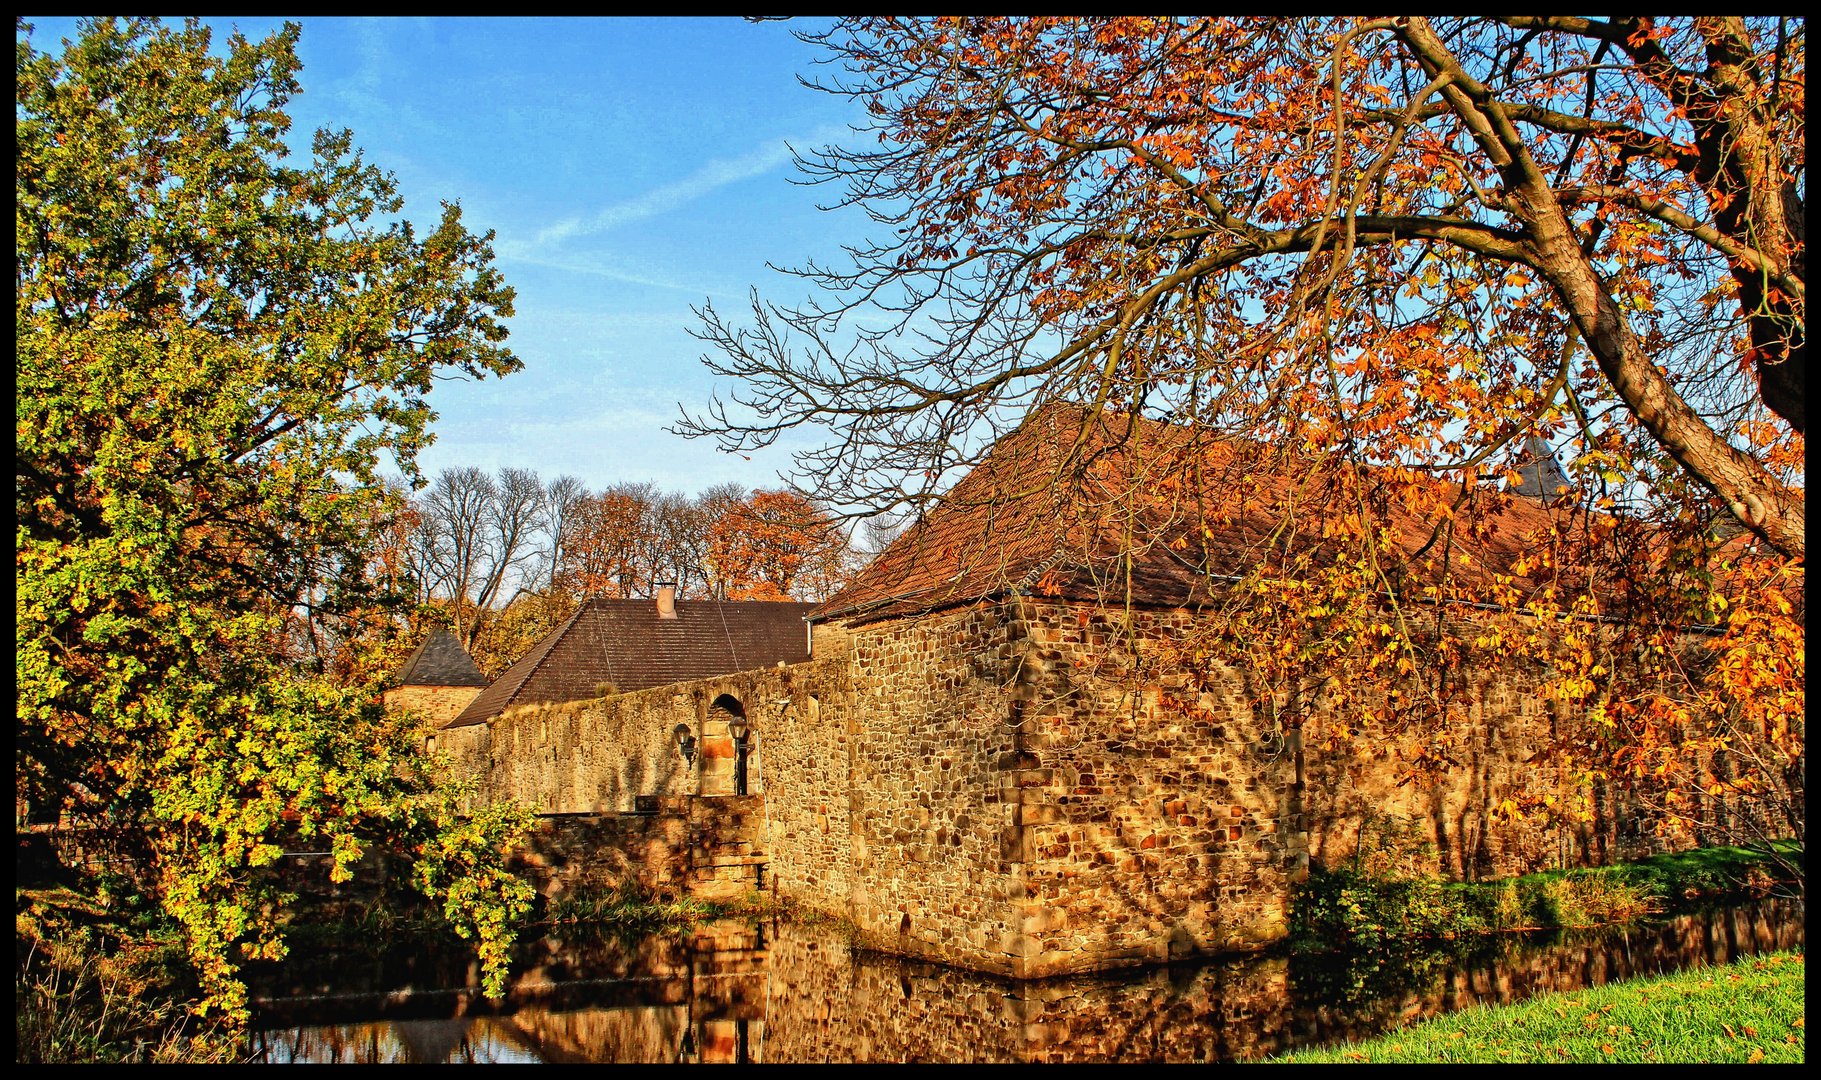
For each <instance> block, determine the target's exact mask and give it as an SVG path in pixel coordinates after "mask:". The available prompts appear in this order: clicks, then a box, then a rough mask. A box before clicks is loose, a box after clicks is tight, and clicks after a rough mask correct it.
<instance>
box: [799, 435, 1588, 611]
mask: <svg viewBox="0 0 1821 1080" xmlns="http://www.w3.org/2000/svg"><path fill="white" fill-rule="evenodd" d="M1085 417H1086V413H1085V412H1084V411H1083V410H1080V409H1078V408H1074V407H1071V406H1051V407H1048V408H1046V409H1043V410H1039V412H1038V413H1036V414H1035V415H1033V416H1032V417H1031V418H1030V419H1029V420H1027V421H1026V422H1025V423H1024V424H1023V425H1022V426H1020V427H1019V428H1018V429H1017V430H1016V431H1014V432H1013V433H1011V434H1010V435H1008V436H1006V437H1005V438H1004V439H1002V440H1000V442H999V443H998V445H996V446H995V447H993V448H992V450H991V451H990V452H989V453H988V455H987V456H986V458H985V459H984V460H982V461H981V462H980V464H979V465H977V466H975V467H974V469H973V470H972V471H970V472H969V473H968V474H967V475H966V476H965V477H963V478H962V479H961V481H960V482H959V483H957V484H956V485H955V487H954V488H953V489H952V490H950V491H949V493H948V494H947V495H945V496H944V497H943V498H942V500H941V501H940V502H939V503H938V504H937V505H936V506H935V508H934V509H933V510H931V511H930V512H929V513H928V514H927V515H926V516H925V517H924V518H923V519H922V520H921V521H920V522H918V523H917V524H916V525H915V526H913V527H912V528H910V529H907V530H906V531H905V532H904V534H903V535H901V536H900V537H899V538H898V539H897V541H895V542H894V543H893V544H891V545H890V546H889V547H888V548H887V549H886V550H885V551H884V552H883V553H881V554H880V555H879V556H878V558H876V559H874V560H873V562H872V564H871V565H869V566H868V567H867V568H866V569H865V570H863V571H861V573H860V574H859V575H858V576H856V577H855V579H854V580H853V581H852V582H850V583H849V584H848V585H847V587H846V588H844V589H842V590H841V592H839V593H837V594H836V595H835V596H833V597H831V598H829V600H828V601H827V602H825V603H824V604H822V605H821V606H820V607H819V608H818V609H817V610H816V612H815V614H814V616H813V617H814V618H815V619H817V620H822V619H830V618H840V619H845V620H848V621H853V622H866V621H870V620H872V619H877V618H884V617H888V616H892V615H902V614H910V613H913V612H917V611H928V610H934V609H937V608H941V607H946V606H952V605H955V604H962V603H969V602H972V601H974V600H979V599H983V598H986V597H990V596H997V595H1004V594H1007V593H1010V592H1013V591H1020V590H1022V591H1026V592H1029V593H1032V594H1035V595H1051V596H1057V597H1061V598H1066V599H1075V600H1088V601H1097V602H1109V601H1117V602H1119V603H1122V604H1123V603H1126V602H1128V601H1129V602H1130V603H1133V604H1135V605H1139V606H1153V607H1177V606H1193V605H1195V604H1198V603H1200V602H1202V601H1205V600H1206V599H1208V587H1209V583H1210V581H1213V582H1216V583H1218V582H1219V581H1221V580H1223V579H1226V580H1231V579H1232V578H1233V577H1235V576H1238V575H1243V574H1245V573H1248V572H1250V571H1251V570H1253V569H1255V568H1257V567H1259V566H1260V565H1271V564H1284V563H1285V560H1286V553H1287V552H1293V553H1294V554H1297V555H1300V556H1302V557H1306V558H1308V559H1310V560H1312V561H1313V562H1314V563H1317V564H1319V563H1321V562H1323V561H1331V560H1332V559H1334V558H1336V557H1338V556H1339V554H1340V547H1339V545H1338V544H1337V543H1335V542H1333V541H1332V540H1324V539H1323V538H1322V537H1321V535H1320V533H1321V523H1322V521H1323V519H1325V518H1331V517H1332V516H1334V515H1336V514H1339V513H1342V512H1344V511H1346V510H1347V509H1349V506H1348V505H1345V504H1333V505H1331V504H1330V503H1329V501H1328V500H1330V499H1331V498H1334V497H1335V494H1336V493H1343V494H1344V495H1345V500H1346V502H1347V503H1351V504H1352V505H1353V506H1355V507H1356V506H1357V502H1356V499H1357V498H1360V497H1364V498H1367V499H1378V500H1379V501H1380V502H1381V504H1382V505H1383V509H1384V512H1385V513H1386V515H1387V523H1388V524H1389V525H1390V527H1391V530H1392V533H1393V536H1394V540H1395V543H1396V544H1397V545H1398V546H1400V547H1401V548H1402V549H1403V554H1404V555H1405V556H1406V559H1407V562H1406V565H1407V566H1408V567H1409V568H1410V569H1411V570H1412V571H1413V572H1414V573H1416V574H1417V575H1418V577H1419V579H1420V578H1421V577H1422V576H1423V575H1424V574H1425V573H1427V574H1428V575H1429V576H1430V577H1432V578H1439V576H1440V575H1441V573H1442V572H1443V568H1442V563H1441V557H1442V556H1443V555H1444V554H1445V555H1446V557H1447V559H1448V560H1449V561H1448V564H1447V566H1446V572H1447V574H1448V575H1449V580H1451V581H1454V582H1459V583H1466V582H1477V581H1484V580H1485V579H1486V578H1487V577H1488V576H1489V575H1490V574H1491V573H1492V572H1494V571H1509V570H1510V569H1511V564H1512V562H1513V560H1515V559H1516V558H1517V556H1518V555H1520V554H1521V553H1522V552H1523V551H1524V549H1525V548H1527V547H1528V546H1530V545H1529V538H1530V537H1532V536H1534V535H1535V534H1536V532H1537V530H1541V529H1547V528H1549V527H1550V526H1551V525H1552V524H1554V523H1555V522H1557V521H1558V520H1560V519H1561V517H1562V514H1560V513H1559V512H1557V511H1555V510H1551V509H1549V508H1548V507H1546V506H1544V505H1543V504H1542V503H1541V502H1539V501H1536V500H1533V499H1525V498H1514V497H1512V496H1510V495H1506V494H1503V493H1500V492H1498V491H1495V490H1492V489H1491V488H1490V487H1486V486H1482V487H1480V488H1478V489H1476V490H1474V491H1473V492H1472V493H1471V499H1472V503H1473V509H1474V510H1475V511H1476V513H1475V514H1474V515H1473V516H1474V519H1475V520H1476V521H1477V522H1479V523H1481V524H1482V525H1483V527H1484V531H1483V533H1482V534H1481V535H1479V536H1470V535H1467V532H1468V530H1466V529H1462V528H1457V529H1454V530H1451V531H1450V533H1449V535H1447V537H1446V542H1443V543H1432V542H1431V540H1432V538H1434V537H1436V535H1437V525H1438V523H1440V522H1441V521H1443V515H1442V514H1441V512H1439V511H1434V510H1429V511H1425V512H1423V513H1421V514H1418V513H1412V512H1410V511H1409V510H1408V509H1406V508H1405V507H1404V505H1403V504H1402V503H1401V502H1400V501H1399V500H1398V499H1396V498H1389V497H1388V496H1387V495H1386V493H1385V492H1386V490H1387V489H1385V488H1384V487H1383V485H1382V484H1380V483H1378V482H1377V481H1378V480H1382V479H1383V476H1382V475H1376V474H1375V473H1374V472H1373V471H1371V470H1362V469H1359V468H1357V467H1354V466H1352V465H1349V464H1347V463H1346V462H1344V461H1343V460H1342V459H1340V458H1339V457H1337V456H1332V455H1330V456H1327V457H1319V456H1317V455H1312V454H1311V455H1303V454H1298V453H1292V452H1285V451H1283V450H1280V449H1278V448H1275V447H1269V446H1264V445H1257V444H1247V443H1243V442H1238V441H1232V440H1222V439H1214V438H1211V437H1209V436H1208V435H1206V434H1205V433H1198V432H1197V431H1196V430H1194V429H1191V428H1188V427H1185V426H1180V425H1173V424H1165V423H1161V422H1158V421H1150V420H1139V421H1137V422H1135V423H1134V422H1132V421H1130V420H1129V419H1128V418H1126V417H1110V416H1109V417H1102V418H1100V419H1099V420H1097V421H1095V422H1094V423H1092V424H1086V425H1084V420H1085ZM1059 471H1060V473H1061V475H1063V476H1064V477H1065V478H1067V479H1065V481H1064V482H1062V483H1057V482H1056V480H1055V478H1056V477H1057V476H1058V474H1059ZM1380 473H1381V474H1382V473H1383V470H1381V471H1380ZM1386 475H1388V474H1386ZM1403 479H1404V480H1405V481H1406V482H1407V485H1408V486H1406V487H1405V488H1404V489H1403V490H1405V491H1406V492H1410V491H1425V490H1426V491H1427V493H1428V494H1429V495H1430V496H1431V497H1432V499H1433V500H1435V501H1438V502H1439V503H1440V504H1442V505H1443V506H1446V505H1448V504H1450V503H1452V502H1453V501H1454V500H1455V498H1456V497H1458V496H1459V494H1460V487H1459V484H1458V482H1456V483H1450V482H1447V481H1443V480H1440V479H1427V478H1409V477H1405V478H1403ZM1194 491H1200V492H1203V493H1205V494H1204V495H1203V496H1202V497H1201V498H1196V497H1194V495H1193V494H1192V493H1193V492H1194ZM1466 516H1467V515H1465V514H1463V515H1462V517H1463V518H1465V517H1466ZM1287 525H1288V526H1293V531H1294V533H1295V536H1294V542H1293V543H1292V542H1290V537H1289V536H1288V533H1289V532H1291V531H1292V530H1291V529H1286V526H1287ZM1128 565H1129V567H1130V570H1131V573H1130V576H1129V580H1128V579H1127V575H1126V574H1125V573H1124V570H1125V568H1126V567H1127V566H1128Z"/></svg>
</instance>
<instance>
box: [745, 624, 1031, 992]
mask: <svg viewBox="0 0 1821 1080" xmlns="http://www.w3.org/2000/svg"><path fill="white" fill-rule="evenodd" d="M1010 633H1011V631H1010V628H1009V627H1008V625H1007V624H1006V621H1005V619H1004V617H1003V612H1002V610H1001V608H1000V607H999V606H998V605H987V604H983V605H978V606H975V607H971V608H965V609H960V610H957V611H950V612H944V613H942V614H939V615H935V616H931V617H927V618H922V619H905V620H894V621H891V622H885V623H878V624H875V625H872V626H867V627H862V628H859V629H857V630H855V631H854V632H853V634H852V637H851V641H850V645H849V649H848V654H847V664H848V668H849V672H850V674H849V679H850V681H851V683H852V686H853V691H852V696H851V699H850V701H851V704H850V707H849V711H848V714H847V715H846V716H844V717H831V718H830V719H829V721H828V723H829V724H837V723H840V724H845V725H846V726H847V729H848V731H849V732H850V738H851V739H852V740H853V741H852V744H851V746H852V753H853V762H854V765H853V771H852V777H851V781H850V782H851V790H850V792H849V796H848V797H849V809H848V815H849V820H850V824H851V836H852V851H853V854H852V858H853V870H852V875H853V885H852V890H851V894H850V899H849V903H848V906H847V910H846V911H845V912H844V914H845V915H846V916H847V918H848V919H850V920H851V921H852V922H853V924H854V925H855V926H856V927H857V928H858V931H859V940H860V942H861V943H862V944H863V945H866V946H869V947H872V948H878V949H882V950H885V951H888V952H894V953H899V954H903V955H910V956H926V957H929V958H932V959H938V960H944V961H947V962H951V963H962V964H965V965H967V966H969V967H974V968H978V969H980V970H985V971H994V972H1002V973H1008V974H1022V971H1021V965H1022V963H1023V961H1024V958H1025V956H1026V954H1027V953H1028V952H1029V949H1028V943H1027V942H1025V941H1024V940H1023V935H1024V932H1025V928H1024V925H1023V916H1022V912H1023V910H1024V902H1025V897H1024V895H1023V884H1022V879H1021V870H1020V859H1019V858H1018V852H1017V851H1016V850H1015V849H1016V836H1015V835H1014V834H1013V832H1011V831H1009V830H1014V829H1015V827H1016V822H1015V814H1016V804H1015V801H1014V800H1013V799H1009V798H1007V797H1005V795H1004V794H1003V792H1002V784H1003V783H1004V782H1005V779H1006V777H1007V776H1008V773H1007V772H1006V771H1005V770H1006V769H1007V768H1008V767H1010V766H1011V765H1012V764H1013V761H1012V757H1013V750H1014V749H1015V746H1014V734H1013V731H1012V729H1011V728H1010V727H1009V726H1008V725H1007V723H1006V717H1007V703H1008V698H1007V691H1006V683H1007V677H1008V673H1009V671H1010V670H1011V668H1010V665H1011V663H1012V661H1013V660H1014V659H1015V655H1016V654H1015V650H1014V645H1015V643H1014V642H1013V641H1012V639H1011V637H1010ZM783 795H784V791H783V789H782V788H781V787H778V786H774V787H773V789H772V798H773V800H774V801H782V797H783ZM779 847H780V848H781V845H780V846H779ZM781 887H782V886H781Z"/></svg>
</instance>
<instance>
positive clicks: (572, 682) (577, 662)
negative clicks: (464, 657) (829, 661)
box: [449, 598, 815, 727]
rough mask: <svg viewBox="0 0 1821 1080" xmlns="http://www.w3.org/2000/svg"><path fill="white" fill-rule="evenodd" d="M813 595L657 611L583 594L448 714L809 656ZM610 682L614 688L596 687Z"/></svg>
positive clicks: (459, 720)
mask: <svg viewBox="0 0 1821 1080" xmlns="http://www.w3.org/2000/svg"><path fill="white" fill-rule="evenodd" d="M814 607H815V605H814V604H796V603H768V602H763V601H753V600H749V601H728V602H722V601H717V600H678V601H677V602H676V612H677V617H676V618H674V619H661V618H659V617H658V610H657V603H656V601H653V600H608V599H602V598H594V599H590V600H587V601H585V602H584V603H583V604H582V606H581V607H580V608H579V609H577V611H576V613H575V614H574V615H573V616H571V617H570V619H569V621H568V622H566V623H564V624H563V625H562V626H559V627H557V628H556V630H554V631H552V632H551V634H550V635H549V636H548V637H546V638H544V640H542V641H540V642H538V644H537V647H536V648H534V649H532V650H531V651H530V652H529V653H527V654H526V655H525V656H524V658H522V659H521V660H519V662H518V663H516V664H513V665H512V666H511V667H509V668H507V669H506V670H505V672H503V673H502V674H501V675H500V677H499V678H498V679H495V680H494V682H493V685H492V686H489V687H488V688H487V689H485V690H483V691H481V693H480V695H479V696H478V697H476V698H475V699H474V701H473V702H471V703H470V704H469V705H468V707H467V708H466V709H464V710H462V713H461V715H460V716H457V717H456V718H455V719H454V720H452V721H450V723H449V726H450V727H465V726H468V725H471V724H479V723H484V722H485V721H486V720H488V719H489V718H491V717H494V716H497V715H499V714H500V713H502V712H504V711H505V710H506V709H507V708H508V707H511V706H514V705H529V704H536V703H545V702H560V701H582V700H585V699H587V698H592V697H599V696H601V695H602V694H603V693H609V692H612V691H619V692H625V691H629V690H643V689H646V688H648V687H652V686H665V685H668V684H670V683H674V682H684V681H687V680H691V679H706V678H710V677H712V676H715V675H727V674H731V673H733V672H736V671H748V670H751V669H753V668H761V667H770V666H772V665H773V664H776V663H778V662H779V661H783V662H784V663H787V664H797V663H802V662H803V661H805V660H808V659H809V629H808V627H807V625H806V624H805V623H804V618H805V617H806V616H807V615H808V614H809V612H810V610H811V609H812V608H814ZM609 686H610V687H612V691H609V690H605V689H603V687H609Z"/></svg>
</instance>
